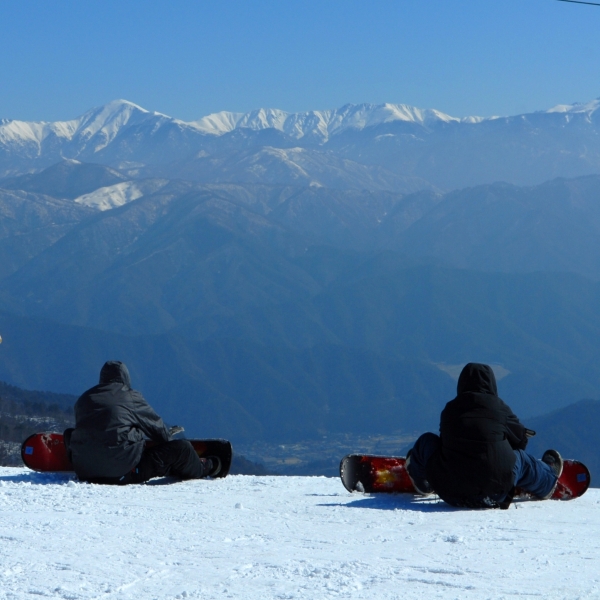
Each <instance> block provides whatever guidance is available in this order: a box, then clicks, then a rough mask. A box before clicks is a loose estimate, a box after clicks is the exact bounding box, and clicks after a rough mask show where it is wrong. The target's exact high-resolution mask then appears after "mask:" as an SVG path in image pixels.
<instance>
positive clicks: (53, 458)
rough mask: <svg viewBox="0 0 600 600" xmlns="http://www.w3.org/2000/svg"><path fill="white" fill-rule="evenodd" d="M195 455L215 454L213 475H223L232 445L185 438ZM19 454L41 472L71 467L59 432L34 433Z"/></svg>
mask: <svg viewBox="0 0 600 600" xmlns="http://www.w3.org/2000/svg"><path fill="white" fill-rule="evenodd" d="M188 441H189V442H190V443H191V444H192V446H193V447H194V450H195V451H196V453H197V454H198V456H200V457H201V458H202V457H206V456H217V457H218V458H219V459H220V460H221V470H220V471H219V473H218V474H217V475H215V477H216V478H220V477H226V476H227V475H228V474H229V469H230V468H231V461H232V459H233V448H232V446H231V442H229V441H227V440H222V439H206V440H188ZM150 445H151V444H150ZM21 458H22V460H23V463H24V464H25V466H26V467H28V468H30V469H32V470H33V471H39V472H41V473H49V472H54V473H56V472H69V471H73V465H72V464H71V461H70V460H69V457H68V455H67V448H66V446H65V442H64V437H63V434H62V433H34V434H33V435H30V436H29V437H28V438H27V439H26V440H25V441H24V442H23V444H22V445H21Z"/></svg>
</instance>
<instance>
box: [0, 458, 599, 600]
mask: <svg viewBox="0 0 600 600" xmlns="http://www.w3.org/2000/svg"><path fill="white" fill-rule="evenodd" d="M165 483H168V485H164V484H165ZM599 510H600V491H599V490H596V489H593V490H590V491H588V493H587V494H586V495H585V496H583V497H582V498H580V499H578V500H574V501H571V502H558V501H546V502H522V503H519V504H518V508H514V507H511V509H509V510H508V511H500V510H490V511H468V510H458V509H454V508H451V507H449V506H447V505H445V504H444V503H442V502H440V501H439V500H435V499H433V500H430V499H416V498H413V497H408V496H381V495H380V496H368V495H363V494H349V493H348V492H346V490H345V489H344V488H343V487H342V485H341V483H340V481H339V480H338V479H333V478H325V477H251V476H230V477H228V478H226V479H220V480H215V481H205V480H202V481H190V482H172V481H169V480H153V481H152V482H150V484H148V485H141V486H129V487H122V488H120V487H106V486H96V485H88V484H82V483H79V482H77V481H75V480H74V479H73V477H72V476H70V475H58V474H37V473H33V472H31V471H28V470H26V469H11V468H0V599H10V600H13V599H21V598H53V599H65V600H79V599H90V600H91V599H92V598H93V599H99V598H103V599H106V600H116V599H134V598H135V599H147V598H148V599H150V598H152V599H159V600H161V599H175V598H177V599H179V598H202V599H212V598H244V599H250V600H254V599H259V598H260V599H269V598H288V599H289V598H311V599H312V598H314V599H326V598H363V599H364V598H377V599H378V600H379V599H386V598H402V599H411V598H478V599H479V598H522V597H543V598H600V570H599V569H598V562H599V559H600V513H599Z"/></svg>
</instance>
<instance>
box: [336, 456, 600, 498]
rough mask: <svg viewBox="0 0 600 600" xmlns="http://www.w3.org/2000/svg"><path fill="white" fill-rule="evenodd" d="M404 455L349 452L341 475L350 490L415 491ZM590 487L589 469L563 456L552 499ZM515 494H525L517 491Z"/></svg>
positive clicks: (343, 463)
mask: <svg viewBox="0 0 600 600" xmlns="http://www.w3.org/2000/svg"><path fill="white" fill-rule="evenodd" d="M405 463H406V459H405V458H404V457H393V456H369V455H366V454H349V455H348V456H344V458H342V462H341V463H340V477H341V479H342V483H343V484H344V487H345V488H346V489H347V490H348V491H349V492H365V493H368V494H376V493H386V494H394V493H400V494H402V493H404V494H415V493H416V492H415V488H414V486H413V484H412V481H411V480H410V478H409V476H408V473H407V472H406V468H405ZM588 487H590V472H589V471H588V469H587V467H586V466H585V465H584V464H583V463H580V462H579V461H578V460H570V459H566V460H565V461H564V467H563V472H562V475H561V476H560V479H559V480H558V485H557V486H556V490H555V491H554V494H552V498H553V499H554V500H572V499H573V498H579V496H583V494H585V492H586V491H587V489H588ZM517 497H521V498H523V497H525V498H526V497H528V495H527V494H526V493H518V492H517Z"/></svg>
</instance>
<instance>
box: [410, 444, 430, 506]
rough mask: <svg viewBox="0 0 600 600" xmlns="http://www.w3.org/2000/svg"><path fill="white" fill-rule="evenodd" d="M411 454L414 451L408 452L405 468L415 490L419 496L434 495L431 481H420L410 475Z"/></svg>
mask: <svg viewBox="0 0 600 600" xmlns="http://www.w3.org/2000/svg"><path fill="white" fill-rule="evenodd" d="M411 452H412V449H411V450H409V451H408V454H407V455H406V462H405V463H404V468H405V469H406V472H407V474H408V478H409V479H410V480H411V482H412V484H413V486H414V488H415V492H417V494H419V495H421V496H429V495H431V494H433V489H432V488H431V486H430V485H429V481H427V480H426V479H423V480H422V481H419V480H417V479H416V478H413V476H412V475H411V474H410V455H411Z"/></svg>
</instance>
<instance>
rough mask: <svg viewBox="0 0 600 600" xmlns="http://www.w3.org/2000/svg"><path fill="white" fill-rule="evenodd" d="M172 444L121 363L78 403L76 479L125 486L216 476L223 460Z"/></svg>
mask: <svg viewBox="0 0 600 600" xmlns="http://www.w3.org/2000/svg"><path fill="white" fill-rule="evenodd" d="M179 430H181V429H180V428H179ZM171 438H172V436H171V432H170V431H169V430H168V429H167V427H166V426H165V424H164V423H163V421H162V419H161V418H160V417H159V416H158V415H157V414H156V412H154V410H153V409H152V407H151V406H150V405H149V404H148V403H147V402H146V400H145V399H144V397H143V396H142V394H140V392H137V391H136V390H133V389H132V388H131V379H130V376H129V371H128V370H127V367H126V366H125V365H124V364H123V363H122V362H120V361H108V362H106V363H105V364H104V366H103V367H102V370H101V371H100V383H99V384H98V385H96V386H94V387H93V388H91V389H89V390H87V391H86V392H84V393H83V394H82V395H81V396H80V397H79V399H78V400H77V402H76V403H75V429H71V430H67V431H66V432H65V443H66V445H67V451H68V453H69V456H70V458H71V462H72V463H73V467H74V469H75V473H76V474H77V477H78V478H79V479H81V480H83V481H89V482H90V483H106V484H117V485H124V484H127V483H142V482H144V481H147V480H148V479H151V478H152V477H162V476H165V475H171V476H174V477H177V478H179V479H199V478H201V477H205V476H207V475H214V474H216V471H217V469H218V468H219V466H220V465H219V464H218V459H216V458H215V459H210V458H209V459H206V458H199V457H198V455H197V454H196V452H195V450H194V448H193V447H192V445H191V444H190V442H188V441H187V440H172V439H171ZM147 442H150V445H149V447H146V443H147Z"/></svg>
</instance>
